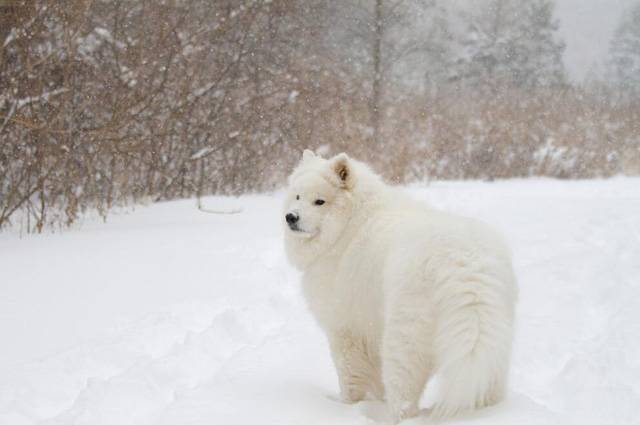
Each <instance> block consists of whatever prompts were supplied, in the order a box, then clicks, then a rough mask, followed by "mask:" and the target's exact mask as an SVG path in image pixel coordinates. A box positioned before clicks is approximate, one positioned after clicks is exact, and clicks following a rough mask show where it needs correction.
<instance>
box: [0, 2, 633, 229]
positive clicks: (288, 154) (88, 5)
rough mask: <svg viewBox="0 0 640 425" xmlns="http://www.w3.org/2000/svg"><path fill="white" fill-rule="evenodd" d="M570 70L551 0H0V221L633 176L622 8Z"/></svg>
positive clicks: (40, 223) (628, 31)
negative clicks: (585, 60)
mask: <svg viewBox="0 0 640 425" xmlns="http://www.w3.org/2000/svg"><path fill="white" fill-rule="evenodd" d="M632 12H633V13H628V14H625V16H624V18H623V20H622V21H621V23H620V25H619V27H618V30H617V31H616V34H615V37H614V40H613V41H612V44H611V49H610V50H611V54H610V59H609V61H608V66H607V72H606V75H604V76H603V78H592V79H590V80H589V81H588V82H587V83H585V84H580V85H576V84H572V83H571V82H570V81H569V80H568V78H567V75H566V71H565V69H564V65H563V63H562V55H563V51H564V48H565V46H564V43H563V42H562V40H561V39H560V37H559V35H558V23H557V21H556V19H555V18H554V16H553V2H552V1H551V0H530V1H525V0H486V1H483V2H481V3H478V4H476V5H475V6H473V8H467V9H466V10H452V8H451V7H450V6H449V5H448V4H447V3H446V2H444V1H436V0H348V1H344V2H342V1H341V2H333V1H330V0H271V1H264V0H216V1H215V2H211V1H208V0H139V1H136V2H130V1H125V0H69V1H65V2H58V1H54V0H22V1H4V2H0V227H3V226H6V225H8V224H10V223H12V222H13V223H16V221H17V220H20V223H26V224H25V225H26V228H27V229H28V230H35V231H41V230H42V229H43V228H44V227H45V226H47V225H52V224H53V225H69V224H71V223H73V222H74V221H76V220H77V219H78V218H79V217H80V215H81V214H82V212H83V211H86V210H87V209H91V210H97V211H98V212H99V213H100V214H102V215H103V216H105V217H106V215H107V213H108V211H109V210H110V209H111V208H112V207H114V206H117V205H126V204H131V203H138V202H148V201H160V200H169V199H175V198H184V197H191V196H198V197H199V196H203V195H207V194H240V193H245V192H247V191H263V190H269V189H272V188H274V187H277V186H278V185H281V184H282V183H283V181H284V179H285V178H286V175H287V174H288V172H289V170H290V167H291V166H292V165H293V164H294V163H295V161H297V159H298V156H299V153H300V152H301V150H302V149H303V148H306V147H311V148H315V149H320V150H321V151H326V152H327V153H333V152H338V151H343V150H344V151H348V152H350V153H352V154H353V155H354V156H356V157H360V158H362V159H364V160H367V161H369V162H371V163H373V164H374V166H375V167H376V169H378V170H380V171H381V172H382V173H383V174H384V175H385V177H386V178H388V179H389V180H391V181H394V182H406V181H412V180H418V179H427V178H455V179H458V178H484V179H493V178H506V177H514V176H530V175H548V176H555V177H562V178H574V177H594V176H608V175H612V174H617V173H626V174H637V173H639V172H640V136H639V135H640V130H639V127H638V125H639V124H638V123H639V122H640V106H639V105H640V47H638V46H640V34H639V33H638V28H640V6H636V7H635V8H634V9H632Z"/></svg>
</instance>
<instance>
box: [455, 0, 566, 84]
mask: <svg viewBox="0 0 640 425" xmlns="http://www.w3.org/2000/svg"><path fill="white" fill-rule="evenodd" d="M553 5H554V4H553V1H552V0H527V1H525V0H491V1H490V2H489V3H487V4H486V6H485V7H484V8H482V9H481V10H480V11H479V12H478V13H476V14H472V15H469V16H467V17H466V21H467V28H468V29H467V34H466V35H465V36H464V37H463V39H462V54H461V56H460V59H459V60H458V78H459V79H461V80H462V81H463V82H464V83H467V84H471V85H487V84H489V85H491V86H501V85H513V86H516V87H521V88H536V87H551V86H558V85H561V84H564V82H565V71H564V65H563V63H562V54H563V52H564V48H565V45H564V43H563V42H562V41H560V40H558V38H557V36H556V33H557V30H558V23H557V21H556V20H554V18H553Z"/></svg>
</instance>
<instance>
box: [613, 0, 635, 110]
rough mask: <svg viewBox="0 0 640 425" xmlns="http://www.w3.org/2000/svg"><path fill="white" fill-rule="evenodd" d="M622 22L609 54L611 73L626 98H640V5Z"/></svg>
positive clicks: (614, 82) (624, 17) (615, 83)
mask: <svg viewBox="0 0 640 425" xmlns="http://www.w3.org/2000/svg"><path fill="white" fill-rule="evenodd" d="M629 12H630V13H628V14H625V15H624V16H623V18H622V19H621V20H620V23H619V24H618V27H617V29H616V32H615V34H614V37H613V40H612V42H611V46H610V53H609V55H610V56H609V73H610V78H611V80H612V82H613V84H614V85H615V86H616V87H617V88H618V89H620V92H621V93H623V94H624V97H626V98H630V99H634V98H635V99H638V98H640V3H637V4H636V5H635V6H634V7H633V8H632V9H631V10H630V11H629Z"/></svg>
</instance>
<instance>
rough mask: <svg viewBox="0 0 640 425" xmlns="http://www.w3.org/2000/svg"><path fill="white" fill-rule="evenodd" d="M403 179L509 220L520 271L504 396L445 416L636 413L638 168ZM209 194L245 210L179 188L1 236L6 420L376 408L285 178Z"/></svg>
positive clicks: (373, 419) (376, 419) (360, 414)
mask: <svg viewBox="0 0 640 425" xmlns="http://www.w3.org/2000/svg"><path fill="white" fill-rule="evenodd" d="M407 190H409V191H410V192H411V193H412V194H413V195H414V196H415V197H417V198H420V199H424V200H427V201H429V202H430V203H432V204H433V205H435V206H437V207H441V208H445V209H448V210H451V211H456V212H460V213H464V214H469V215H473V216H476V217H480V218H482V219H484V220H486V221H488V222H490V223H493V224H494V225H496V226H498V227H499V228H501V229H502V231H503V232H504V234H505V235H506V237H507V239H508V240H509V242H510V243H511V245H512V248H513V252H514V262H515V267H516V273H517V275H518V277H519V282H520V302H519V305H518V311H517V317H518V320H517V330H516V340H515V348H514V356H513V362H512V379H511V387H510V393H509V396H508V399H507V401H505V402H504V403H502V404H500V405H498V406H495V407H492V408H489V409H485V410H483V411H479V412H476V413H473V414H469V415H467V416H465V417H462V418H459V419H456V420H454V421H451V422H450V423H453V424H458V423H459V424H462V423H473V424H492V425H500V424H515V423H517V424H536V425H540V424H581V425H588V424H598V425H605V424H612V425H613V424H615V425H624V424H633V423H637V412H638V406H640V339H639V338H638V335H640V310H639V309H638V308H637V307H638V300H639V299H640V219H639V217H640V179H639V178H615V179H610V180H593V181H572V182H570V181H555V180H544V179H542V180H537V179H536V180H513V181H504V182H494V183H482V182H439V183H433V184H431V185H429V186H425V185H413V186H410V187H408V188H407ZM203 202H204V204H206V207H207V208H210V209H214V210H231V209H233V210H237V209H239V208H242V212H241V213H238V214H232V215H225V214H223V215H218V214H204V213H202V212H201V211H200V210H198V209H197V208H196V205H195V201H194V200H189V201H178V202H169V203H161V204H155V205H151V206H145V207H138V208H136V209H135V210H134V211H128V212H122V213H120V214H117V215H111V216H110V217H109V220H108V222H107V223H102V222H100V221H99V220H93V219H90V218H87V219H85V222H84V223H83V224H82V226H78V227H75V228H73V229H70V230H68V231H64V232H58V233H55V234H43V235H31V236H26V237H22V238H20V237H19V235H18V234H16V233H17V232H11V231H10V232H6V233H4V234H0V335H1V336H2V339H1V341H2V343H1V344H2V346H1V350H0V424H2V425H23V424H36V423H42V424H49V425H54V424H77V425H80V424H87V425H88V424H92V425H95V424H103V425H107V424H109V425H110V424H113V425H127V424H132V425H133V424H136V425H137V424H149V425H151V424H153V425H163V424H167V425H168V424H172V425H177V424H187V423H188V424H225V425H226V424H278V425H286V424H336V425H339V424H372V423H385V421H386V413H385V409H384V405H382V404H380V403H378V402H373V401H367V402H362V403H358V404H356V405H346V404H342V403H341V402H339V401H338V399H337V397H338V394H337V382H336V378H335V376H334V371H333V368H332V365H331V361H330V357H329V353H328V350H327V344H326V342H325V340H324V338H323V336H322V334H321V332H320V331H319V329H318V328H317V327H316V325H315V324H314V323H313V320H312V319H311V317H310V315H309V313H308V312H307V310H306V308H305V305H304V303H303V301H302V299H301V297H300V293H299V286H298V279H299V276H298V274H297V273H296V272H295V271H294V270H292V269H291V267H290V266H289V265H288V264H287V262H286V259H285V257H284V253H283V250H282V244H281V227H280V221H281V217H280V215H281V211H280V202H281V193H275V194H269V195H251V196H243V197H240V198H225V197H210V198H204V199H203ZM428 398H429V397H426V398H425V401H426V400H427V399H428ZM425 406H426V404H425ZM406 423H409V424H423V423H428V420H427V419H426V417H421V418H417V419H413V420H410V421H407V422H406Z"/></svg>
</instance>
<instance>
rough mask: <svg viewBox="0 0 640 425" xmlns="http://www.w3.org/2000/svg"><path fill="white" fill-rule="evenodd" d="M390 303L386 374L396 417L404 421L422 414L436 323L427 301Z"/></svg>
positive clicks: (387, 391)
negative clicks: (429, 314)
mask: <svg viewBox="0 0 640 425" xmlns="http://www.w3.org/2000/svg"><path fill="white" fill-rule="evenodd" d="M412 301H413V302H411V303H407V302H404V303H390V305H389V309H388V311H387V312H388V316H387V318H386V324H385V334H384V338H383V342H382V376H383V381H384V388H385V395H386V398H387V403H388V405H389V409H390V411H391V414H392V415H393V418H394V420H395V421H396V422H400V421H402V420H403V419H405V418H409V417H413V416H416V415H417V414H418V410H419V409H418V402H419V401H420V396H421V395H422V392H423V390H424V386H425V384H426V382H427V381H428V379H429V378H430V376H431V373H432V371H433V367H434V365H433V356H432V349H431V346H432V335H433V323H432V321H431V320H430V319H428V318H425V317H424V316H425V314H424V308H425V305H426V303H421V302H419V300H416V299H415V298H414V299H413V300H412Z"/></svg>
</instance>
